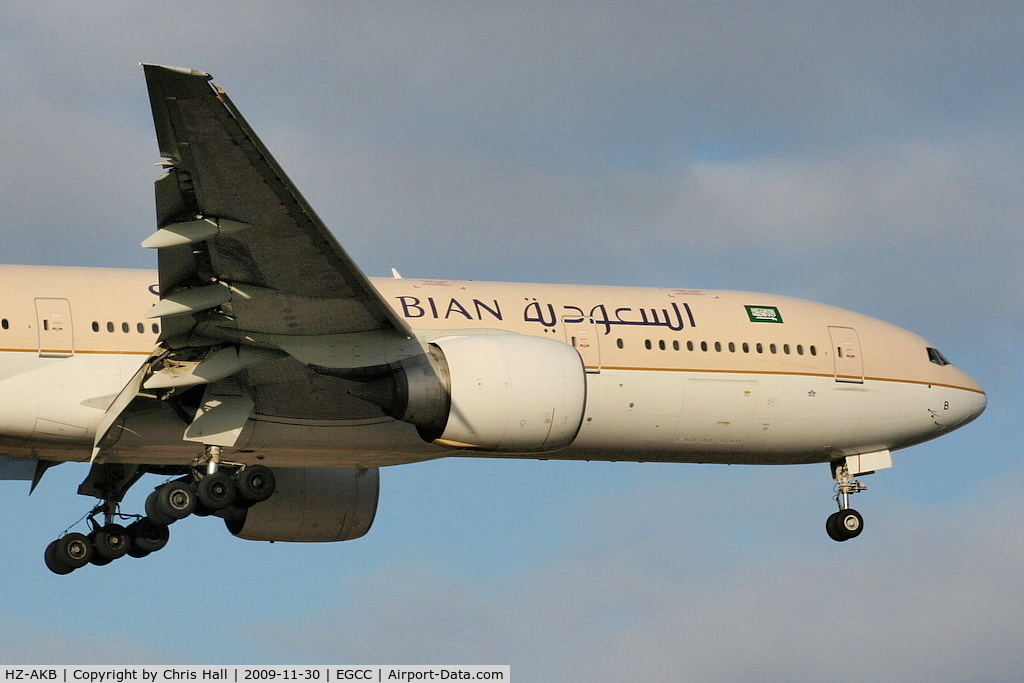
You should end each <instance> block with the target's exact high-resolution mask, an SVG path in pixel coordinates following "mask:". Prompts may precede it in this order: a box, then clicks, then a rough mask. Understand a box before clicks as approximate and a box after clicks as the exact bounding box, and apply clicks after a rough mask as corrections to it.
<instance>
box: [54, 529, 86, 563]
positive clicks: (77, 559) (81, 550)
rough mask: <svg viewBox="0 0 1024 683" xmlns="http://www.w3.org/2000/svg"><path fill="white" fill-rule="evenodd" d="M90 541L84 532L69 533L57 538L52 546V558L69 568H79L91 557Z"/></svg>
mask: <svg viewBox="0 0 1024 683" xmlns="http://www.w3.org/2000/svg"><path fill="white" fill-rule="evenodd" d="M92 552H93V550H92V543H90V542H89V539H88V537H86V536H85V534H79V533H70V534H68V535H67V536H63V537H61V538H59V539H57V542H56V544H55V545H54V546H53V559H54V561H55V562H56V563H58V564H63V565H65V566H67V567H70V568H71V569H81V568H82V567H84V566H85V565H87V564H89V560H91V559H92Z"/></svg>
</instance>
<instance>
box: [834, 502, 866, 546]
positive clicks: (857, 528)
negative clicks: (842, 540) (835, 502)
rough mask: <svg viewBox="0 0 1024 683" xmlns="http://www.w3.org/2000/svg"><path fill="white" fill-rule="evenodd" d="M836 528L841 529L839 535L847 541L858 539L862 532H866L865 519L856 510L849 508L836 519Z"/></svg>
mask: <svg viewBox="0 0 1024 683" xmlns="http://www.w3.org/2000/svg"><path fill="white" fill-rule="evenodd" d="M836 527H837V528H838V529H839V533H841V534H842V535H843V536H845V537H846V538H847V539H849V538H856V537H857V536H860V532H862V531H864V518H863V517H861V516H860V513H859V512H857V511H856V510H854V509H853V508H849V509H847V510H843V511H842V512H840V513H839V517H837V518H836Z"/></svg>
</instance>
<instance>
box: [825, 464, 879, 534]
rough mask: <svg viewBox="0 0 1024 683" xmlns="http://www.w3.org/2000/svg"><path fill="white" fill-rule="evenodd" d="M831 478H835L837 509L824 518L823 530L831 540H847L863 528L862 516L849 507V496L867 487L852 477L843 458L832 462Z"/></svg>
mask: <svg viewBox="0 0 1024 683" xmlns="http://www.w3.org/2000/svg"><path fill="white" fill-rule="evenodd" d="M832 478H833V479H835V480H836V495H835V501H836V504H837V505H838V506H839V511H838V512H833V513H832V514H831V515H829V516H828V519H827V520H825V531H826V533H828V535H829V538H831V539H832V540H833V541H839V542H842V541H848V540H850V539H851V538H856V537H857V536H859V535H860V532H861V531H863V530H864V518H863V517H861V514H860V513H859V512H857V511H856V510H854V509H853V508H851V507H850V496H851V495H852V494H854V493H860V492H861V491H867V490H868V487H867V486H865V485H864V484H862V483H860V482H859V481H857V480H856V479H854V478H853V476H852V475H851V474H850V468H849V467H848V466H847V463H846V460H845V459H844V460H840V461H838V462H834V463H832Z"/></svg>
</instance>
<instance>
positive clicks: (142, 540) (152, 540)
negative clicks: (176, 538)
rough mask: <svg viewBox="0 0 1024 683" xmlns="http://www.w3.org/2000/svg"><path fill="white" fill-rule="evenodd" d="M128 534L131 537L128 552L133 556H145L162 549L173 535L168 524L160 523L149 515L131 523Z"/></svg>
mask: <svg viewBox="0 0 1024 683" xmlns="http://www.w3.org/2000/svg"><path fill="white" fill-rule="evenodd" d="M128 534H129V536H130V537H131V543H130V544H129V546H130V547H129V549H128V554H129V555H131V556H132V557H145V556H146V555H149V554H150V553H155V552H156V551H158V550H162V549H163V547H164V546H166V545H167V541H168V540H170V537H171V531H170V529H168V528H167V525H166V524H159V523H157V522H155V521H153V520H152V519H150V518H149V517H143V518H142V519H140V520H138V521H135V522H132V523H131V524H129V525H128Z"/></svg>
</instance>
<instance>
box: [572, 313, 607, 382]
mask: <svg viewBox="0 0 1024 683" xmlns="http://www.w3.org/2000/svg"><path fill="white" fill-rule="evenodd" d="M562 329H563V330H565V342H566V343H567V344H571V345H572V346H573V347H574V348H575V349H576V350H577V351H578V352H579V354H580V357H581V358H583V365H584V366H585V367H586V369H587V372H588V373H591V374H597V373H600V372H601V344H600V341H599V339H600V337H599V335H598V330H597V324H596V323H595V322H594V319H593V318H582V319H580V318H568V317H567V318H562Z"/></svg>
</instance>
